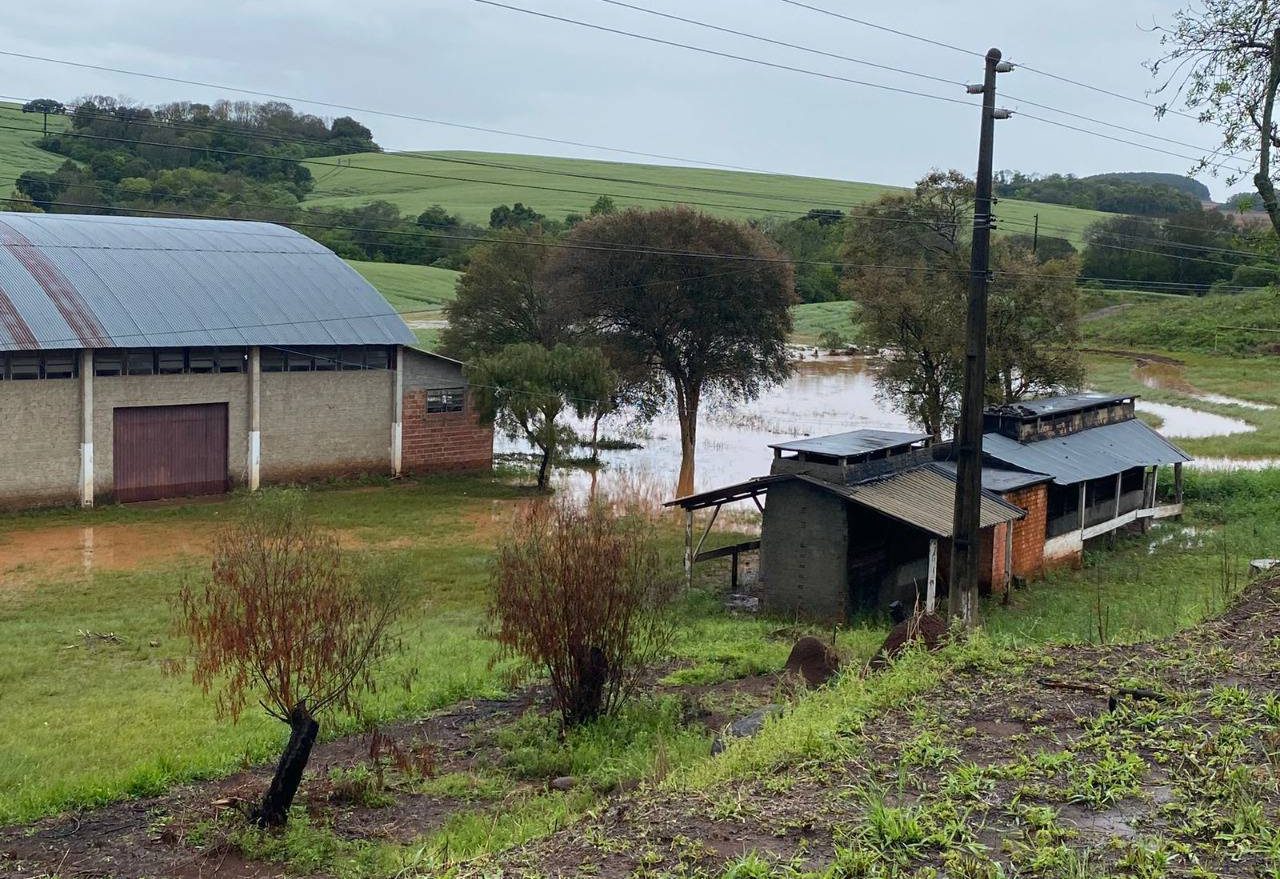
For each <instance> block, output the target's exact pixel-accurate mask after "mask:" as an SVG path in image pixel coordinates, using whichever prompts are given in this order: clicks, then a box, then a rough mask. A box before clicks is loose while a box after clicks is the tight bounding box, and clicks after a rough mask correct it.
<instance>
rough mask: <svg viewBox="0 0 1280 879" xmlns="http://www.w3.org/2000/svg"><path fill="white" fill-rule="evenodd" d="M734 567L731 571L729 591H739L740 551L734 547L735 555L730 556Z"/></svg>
mask: <svg viewBox="0 0 1280 879" xmlns="http://www.w3.org/2000/svg"><path fill="white" fill-rule="evenodd" d="M730 559H731V560H732V562H733V567H732V568H730V569H729V591H730V592H737V591H738V549H737V547H734V550H733V553H732V554H731V555H730Z"/></svg>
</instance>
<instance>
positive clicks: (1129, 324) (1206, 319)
mask: <svg viewBox="0 0 1280 879" xmlns="http://www.w3.org/2000/svg"><path fill="white" fill-rule="evenodd" d="M1086 302H1087V304H1088V306H1089V308H1088V310H1093V309H1098V308H1107V309H1108V312H1107V313H1105V316H1103V317H1100V318H1099V319H1097V320H1086V321H1085V322H1084V327H1083V328H1084V334H1085V340H1086V341H1087V342H1088V344H1090V345H1092V346H1095V347H1121V348H1137V349H1140V350H1145V351H1151V350H1162V351H1179V352H1182V351H1186V352H1195V353H1201V354H1211V353H1218V354H1251V355H1252V354H1259V353H1263V352H1266V351H1272V352H1275V351H1280V290H1278V289H1274V288H1270V289H1261V290H1255V291H1252V292H1247V293H1237V294H1224V295H1212V294H1211V295H1208V296H1171V295H1160V294H1128V293H1119V292H1109V293H1094V292H1087V293H1086ZM1248 328H1256V329H1248Z"/></svg>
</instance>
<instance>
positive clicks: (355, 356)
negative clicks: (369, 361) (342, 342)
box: [338, 348, 364, 369]
mask: <svg viewBox="0 0 1280 879" xmlns="http://www.w3.org/2000/svg"><path fill="white" fill-rule="evenodd" d="M339 354H340V356H339V357H338V359H339V360H340V361H341V364H340V368H341V369H364V349H363V348H343V349H341V351H340V352H339Z"/></svg>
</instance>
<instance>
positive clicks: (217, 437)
mask: <svg viewBox="0 0 1280 879" xmlns="http://www.w3.org/2000/svg"><path fill="white" fill-rule="evenodd" d="M114 427H115V429H114V443H115V445H114V450H113V459H114V463H113V468H114V471H115V494H116V499H117V500H119V501H123V502H126V503H127V502H129V501H149V500H154V499H156V498H165V497H183V496H185V495H193V494H218V493H220V492H224V491H226V490H227V404H226V403H211V404H202V405H199V406H139V407H130V408H127V409H116V410H115V425H114Z"/></svg>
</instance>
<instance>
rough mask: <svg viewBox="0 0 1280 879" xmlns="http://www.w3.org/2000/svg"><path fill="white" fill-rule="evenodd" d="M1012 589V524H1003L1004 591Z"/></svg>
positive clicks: (1007, 591) (1006, 592)
mask: <svg viewBox="0 0 1280 879" xmlns="http://www.w3.org/2000/svg"><path fill="white" fill-rule="evenodd" d="M1012 589H1013V523H1012V522H1005V523H1004V591H1005V594H1006V595H1007V594H1008V593H1009V592H1010V591H1011V590H1012Z"/></svg>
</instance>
